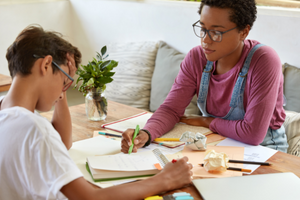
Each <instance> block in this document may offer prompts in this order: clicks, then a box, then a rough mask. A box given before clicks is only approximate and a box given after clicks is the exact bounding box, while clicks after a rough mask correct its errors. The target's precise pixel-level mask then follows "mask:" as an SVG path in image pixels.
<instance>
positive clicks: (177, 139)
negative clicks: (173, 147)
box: [154, 138, 180, 142]
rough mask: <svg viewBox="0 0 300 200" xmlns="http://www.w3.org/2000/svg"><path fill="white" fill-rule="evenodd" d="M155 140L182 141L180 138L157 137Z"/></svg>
mask: <svg viewBox="0 0 300 200" xmlns="http://www.w3.org/2000/svg"><path fill="white" fill-rule="evenodd" d="M154 141H155V142H161V141H173V142H180V140H179V138H155V139H154Z"/></svg>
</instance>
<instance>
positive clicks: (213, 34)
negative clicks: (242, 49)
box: [193, 20, 237, 42]
mask: <svg viewBox="0 0 300 200" xmlns="http://www.w3.org/2000/svg"><path fill="white" fill-rule="evenodd" d="M198 22H200V20H198V21H196V22H195V23H194V24H193V29H194V33H195V35H196V36H197V37H199V38H204V37H205V35H206V33H208V36H209V38H210V39H211V40H212V41H214V42H221V41H222V35H223V34H224V33H227V32H229V31H232V30H234V29H236V28H237V27H234V28H232V29H229V30H227V31H223V32H221V31H215V30H207V29H205V28H202V27H201V26H199V25H197V23H198Z"/></svg>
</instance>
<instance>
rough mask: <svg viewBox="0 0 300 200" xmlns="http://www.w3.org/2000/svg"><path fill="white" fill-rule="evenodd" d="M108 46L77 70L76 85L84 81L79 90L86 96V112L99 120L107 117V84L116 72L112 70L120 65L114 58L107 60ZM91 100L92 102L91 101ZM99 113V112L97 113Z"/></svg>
mask: <svg viewBox="0 0 300 200" xmlns="http://www.w3.org/2000/svg"><path fill="white" fill-rule="evenodd" d="M106 50H107V49H106V46H104V47H102V48H101V51H100V53H98V52H96V58H97V59H96V58H93V60H92V61H91V62H88V64H87V65H81V67H79V68H78V70H77V71H76V74H77V75H79V77H78V79H77V81H76V84H75V87H74V88H76V87H77V86H78V83H79V82H81V81H82V83H81V85H80V86H79V87H78V91H80V92H82V93H83V95H84V96H86V95H87V94H88V96H86V114H87V116H88V118H89V119H91V120H94V121H98V120H99V119H100V120H102V119H105V118H106V115H107V100H106V98H105V96H104V94H103V92H104V90H105V89H106V84H107V83H110V82H112V81H113V79H112V76H113V75H114V74H115V72H111V70H112V69H113V68H115V67H117V66H118V62H116V61H114V60H105V59H106V58H107V57H108V54H107V55H105V54H106ZM90 101H91V103H89V102H90ZM96 113H97V114H96Z"/></svg>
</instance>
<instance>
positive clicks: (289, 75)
mask: <svg viewBox="0 0 300 200" xmlns="http://www.w3.org/2000/svg"><path fill="white" fill-rule="evenodd" d="M284 95H285V97H286V100H287V103H286V106H285V107H284V109H285V110H291V111H295V112H300V69H299V68H297V67H294V66H292V65H289V64H287V63H284Z"/></svg>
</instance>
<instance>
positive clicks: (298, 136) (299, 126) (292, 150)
mask: <svg viewBox="0 0 300 200" xmlns="http://www.w3.org/2000/svg"><path fill="white" fill-rule="evenodd" d="M283 125H284V127H285V133H286V136H287V140H288V144H289V148H288V153H289V154H292V155H295V156H299V157H300V113H297V112H293V111H286V118H285V121H284V124H283Z"/></svg>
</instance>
